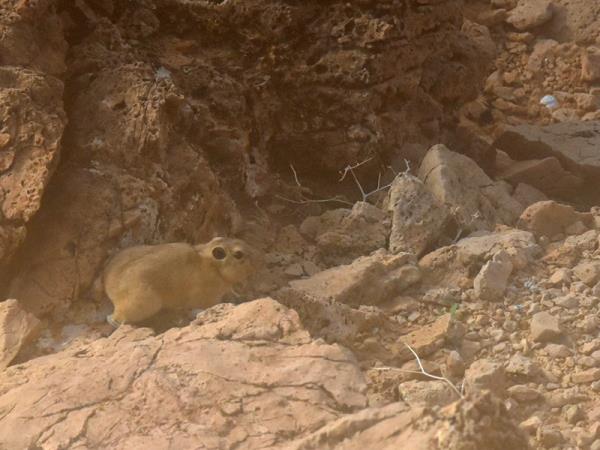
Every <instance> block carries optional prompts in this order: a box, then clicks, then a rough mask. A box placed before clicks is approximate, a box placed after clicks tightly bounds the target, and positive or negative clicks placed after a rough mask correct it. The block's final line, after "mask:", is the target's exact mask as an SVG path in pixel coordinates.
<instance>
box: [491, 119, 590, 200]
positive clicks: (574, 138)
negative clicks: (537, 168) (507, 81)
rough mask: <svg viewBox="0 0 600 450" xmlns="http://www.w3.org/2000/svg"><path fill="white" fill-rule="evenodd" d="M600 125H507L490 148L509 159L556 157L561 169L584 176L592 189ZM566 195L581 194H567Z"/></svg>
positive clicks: (585, 123)
mask: <svg viewBox="0 0 600 450" xmlns="http://www.w3.org/2000/svg"><path fill="white" fill-rule="evenodd" d="M599 143H600V122H575V123H557V124H552V125H547V126H543V127H540V126H536V125H518V126H508V127H506V128H505V130H504V131H503V132H502V134H500V136H499V137H498V139H496V141H495V142H494V145H495V146H496V147H497V148H499V149H500V150H503V151H505V152H506V153H508V154H509V155H510V156H511V157H512V158H514V159H518V160H523V159H525V160H527V159H533V158H547V157H551V156H554V157H556V158H557V159H558V160H559V161H560V163H561V166H562V167H564V168H565V169H566V170H568V171H569V172H571V173H572V174H574V175H576V176H582V177H584V178H585V179H586V180H587V181H588V183H591V184H592V185H591V188H593V182H594V180H597V177H598V176H600V154H598V145H599ZM565 194H566V195H568V196H569V195H581V192H578V191H575V192H567V193H565Z"/></svg>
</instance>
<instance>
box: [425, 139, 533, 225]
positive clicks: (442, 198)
mask: <svg viewBox="0 0 600 450" xmlns="http://www.w3.org/2000/svg"><path fill="white" fill-rule="evenodd" d="M419 178H420V179H421V180H422V181H423V183H424V184H425V186H426V187H427V189H428V190H429V191H430V192H431V193H432V194H433V196H434V198H435V199H436V201H437V202H438V203H440V204H441V205H444V206H445V207H446V208H447V209H448V210H449V211H450V214H451V215H452V217H453V218H454V220H455V221H456V223H457V224H458V226H459V227H461V228H462V229H463V230H466V231H472V230H482V229H483V230H492V229H494V227H495V226H496V224H498V223H500V224H505V225H511V224H513V223H514V222H515V221H516V219H517V218H518V216H519V214H520V213H521V211H522V206H521V205H520V204H519V203H518V202H517V201H516V200H514V199H513V198H512V197H511V196H510V194H509V193H508V192H506V190H505V189H504V188H503V187H502V186H501V185H500V184H498V183H495V182H494V181H492V180H491V179H490V178H489V177H488V176H487V175H486V174H485V172H484V171H483V170H482V169H481V168H480V167H479V166H478V165H477V164H476V163H475V162H474V161H473V160H472V159H470V158H468V157H466V156H464V155H461V154H459V153H454V152H452V151H450V150H449V149H448V148H447V147H445V146H443V145H435V146H433V147H432V148H431V149H430V150H429V151H428V152H427V154H426V155H425V158H424V159H423V162H422V163H421V166H420V167H419Z"/></svg>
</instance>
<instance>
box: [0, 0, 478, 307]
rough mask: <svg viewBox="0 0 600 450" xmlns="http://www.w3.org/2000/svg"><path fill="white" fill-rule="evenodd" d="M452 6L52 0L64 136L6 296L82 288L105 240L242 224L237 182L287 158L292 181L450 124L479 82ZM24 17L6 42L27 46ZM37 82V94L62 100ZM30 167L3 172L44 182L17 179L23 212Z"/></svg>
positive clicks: (263, 181)
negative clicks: (56, 1)
mask: <svg viewBox="0 0 600 450" xmlns="http://www.w3.org/2000/svg"><path fill="white" fill-rule="evenodd" d="M50 3H51V2H36V3H35V4H36V5H38V6H37V8H38V9H40V11H38V12H36V14H33V15H30V16H28V18H27V21H29V22H27V23H29V24H30V25H27V26H30V27H32V26H34V25H35V24H44V26H42V27H40V28H39V32H38V33H39V35H40V36H43V37H44V38H45V37H47V36H49V37H48V38H47V39H41V38H40V39H38V37H37V35H36V37H35V39H34V41H35V44H36V45H38V47H39V48H38V47H36V50H35V54H34V55H33V56H32V57H31V58H29V60H31V61H33V62H32V64H34V63H35V64H37V65H39V66H40V67H44V68H45V67H50V68H51V69H48V71H49V72H51V73H53V74H54V73H56V72H57V70H56V68H61V70H62V72H64V69H65V64H64V61H62V60H61V63H62V66H60V64H58V61H59V58H58V56H57V55H59V54H60V55H63V56H64V50H65V45H64V42H63V44H62V46H59V45H58V40H57V39H56V38H55V36H54V35H52V36H50V35H49V33H50V31H52V30H54V28H52V27H53V26H54V25H56V24H57V23H58V22H57V19H56V16H54V15H48V17H46V16H44V14H43V12H44V11H45V9H44V10H42V9H43V8H46V7H48V5H49V4H50ZM29 4H30V3H27V2H20V3H19V5H21V6H18V7H17V6H15V7H14V8H17V9H18V8H21V9H23V10H28V8H29V9H32V8H33V7H27V6H23V5H29ZM461 8H462V6H461V2H460V1H458V0H445V1H442V2H436V3H435V4H431V5H420V6H417V7H416V8H405V5H404V4H400V3H397V2H392V1H385V2H378V3H377V4H365V3H357V4H348V3H347V2H341V1H334V2H328V3H327V4H322V3H314V4H297V5H295V4H294V5H292V4H287V3H286V4H283V3H281V2H279V1H276V0H253V1H250V2H248V1H237V0H236V1H232V2H187V1H179V0H156V1H148V2H144V5H136V6H133V5H129V4H122V5H121V4H119V5H117V4H116V3H114V2H112V1H108V2H96V1H87V2H86V1H81V2H75V3H73V2H67V3H64V4H63V3H61V4H60V5H58V9H59V12H60V14H61V20H62V24H63V25H64V28H65V29H64V34H65V36H66V37H67V40H68V42H69V44H70V50H69V57H68V59H67V61H66V69H67V70H66V74H65V82H66V86H67V87H66V90H65V99H66V102H65V105H66V110H67V114H68V117H69V126H68V127H67V129H66V130H65V133H64V136H63V138H62V142H63V145H64V147H65V151H64V152H63V155H62V163H61V167H60V169H59V170H58V172H57V173H56V175H55V177H54V178H55V181H54V183H53V186H52V187H51V189H48V191H47V192H46V193H44V197H45V199H44V205H48V206H45V208H43V209H44V211H42V216H41V217H40V218H39V219H38V220H37V223H36V224H34V225H33V226H32V227H31V233H30V238H29V239H28V242H27V243H26V246H25V248H24V250H23V252H22V254H21V255H20V258H19V261H18V263H17V264H16V265H15V266H14V270H13V271H14V272H15V273H16V277H15V280H14V282H13V283H12V288H11V290H10V291H11V294H12V295H13V296H15V297H17V298H19V300H20V301H21V302H22V303H23V305H24V306H26V307H27V308H29V309H30V310H31V311H33V312H35V313H37V314H47V313H50V312H58V311H62V310H64V309H65V308H66V307H68V306H69V305H70V304H71V303H72V302H73V301H74V300H75V299H77V298H80V297H82V296H86V292H87V291H88V289H89V288H90V286H91V285H92V283H93V281H94V279H95V278H96V277H97V275H98V274H99V273H100V271H101V269H102V265H103V263H104V261H105V260H106V258H107V257H108V256H109V255H110V254H111V253H112V252H114V250H115V249H118V248H121V247H125V246H129V245H133V244H140V243H156V242H163V241H175V240H186V241H189V242H201V241H204V240H207V239H208V238H210V237H212V236H214V235H218V234H235V233H236V232H239V231H240V229H241V228H242V227H241V224H242V221H241V220H240V218H239V213H238V209H237V207H236V205H235V202H234V201H233V199H232V195H233V197H239V198H241V199H243V200H247V199H248V198H251V199H256V198H259V197H262V196H264V195H266V194H268V193H274V192H277V193H280V192H281V190H282V189H284V188H283V187H282V186H285V183H282V182H281V180H280V176H279V175H278V172H279V171H283V170H285V173H286V174H287V173H288V172H289V165H290V164H292V165H293V167H295V170H297V172H298V174H299V175H300V178H301V179H306V178H310V177H313V178H319V177H322V175H323V173H328V174H329V175H331V174H336V171H337V170H339V169H340V168H342V167H344V166H346V165H347V164H351V163H354V162H356V161H358V160H360V159H361V158H365V157H368V156H373V155H375V154H377V155H379V156H381V158H375V159H374V160H373V161H374V163H375V162H376V161H379V162H381V161H383V160H385V161H391V160H393V159H394V158H398V157H400V159H401V160H402V159H403V156H404V153H403V152H404V150H402V149H403V147H404V145H405V144H406V143H415V142H417V143H423V142H425V144H424V145H425V147H424V148H426V146H427V143H428V142H430V141H432V140H437V139H439V137H438V136H439V135H446V134H448V133H447V132H446V130H449V129H450V127H449V125H450V124H451V122H452V113H451V111H452V110H453V109H454V106H453V105H454V104H455V103H456V102H462V101H464V100H465V99H468V98H471V97H473V96H474V95H476V92H477V82H473V81H474V80H478V79H480V78H481V76H480V75H479V73H478V70H479V69H478V66H479V65H480V63H479V61H477V60H478V58H477V48H476V47H475V46H474V45H472V43H471V41H470V40H469V38H468V37H467V36H466V35H465V34H463V33H462V32H461V31H460V28H461V27H460V25H461V22H462V10H461ZM7 17H8V16H7ZM45 21H47V23H46V22H45ZM23 23H25V22H18V24H16V25H14V26H15V27H17V28H15V29H16V30H18V32H17V31H15V33H13V34H11V35H10V37H11V40H8V41H3V45H4V42H7V45H8V44H10V45H11V46H12V47H15V48H17V49H18V48H21V47H22V46H23V45H24V42H23V40H24V39H25V38H24V37H25V36H26V34H27V33H26V26H25V25H23ZM11 26H12V25H11ZM23 27H25V28H23ZM59 29H60V27H59ZM13 38H14V39H13ZM13 41H14V42H13ZM17 41H18V42H17ZM12 47H11V49H12ZM32 48H33V46H32ZM13 50H14V49H13ZM13 50H11V51H10V52H9V53H10V54H11V55H13V56H14V57H15V58H17V56H18V55H20V53H19V52H17V51H13ZM50 50H52V51H54V53H52V52H51V51H50ZM58 50H60V51H61V52H62V53H59V52H58ZM7 52H8V51H7ZM19 57H21V56H19ZM21 59H22V60H26V59H27V58H25V57H24V56H23V57H22V58H21ZM475 61H477V64H475ZM3 62H5V61H3ZM59 66H60V67H59ZM44 70H45V69H44ZM62 72H61V73H62ZM467 80H468V82H467ZM56 92H57V95H60V93H61V91H60V90H56ZM44 95H45V97H44V98H46V99H48V101H44V102H43V103H44V105H43V106H44V108H48V107H49V106H48V105H52V108H58V109H60V108H61V107H62V102H60V101H54V100H53V99H49V97H48V94H44ZM392 99H397V100H398V101H394V100H392ZM51 111H54V110H51ZM57 111H58V110H57ZM55 115H56V116H57V117H58V116H59V115H58V113H56V114H55ZM59 118H60V117H59ZM60 119H61V120H59V121H58V122H57V123H55V124H49V125H48V126H50V125H52V127H53V128H52V129H53V130H55V131H53V132H52V133H50V134H49V137H48V138H46V140H45V142H46V143H45V144H44V149H46V148H48V149H50V150H51V151H50V150H48V151H46V150H44V151H46V153H48V155H47V160H48V161H54V160H55V158H54V153H55V150H52V149H53V148H54V146H55V143H57V142H58V139H59V138H60V136H61V134H62V125H64V119H62V118H60ZM31 120H32V122H35V123H37V124H39V123H42V122H43V121H41V120H40V121H38V120H37V119H35V118H33V119H31ZM44 123H45V122H44ZM397 123H403V124H404V126H403V127H401V128H399V127H398V126H397ZM36 126H38V125H36ZM0 142H1V140H0ZM398 149H400V151H399V150H398ZM53 152H54V153H53ZM406 154H408V151H407V152H406ZM7 155H8V153H7ZM421 156H422V155H421V154H419V155H415V159H419V158H420V157H421ZM44 161H46V160H44ZM46 165H49V162H48V164H47V163H46V162H44V163H43V164H39V167H43V166H46ZM17 167H20V165H18V164H17V165H15V168H17ZM36 167H38V166H36ZM34 170H40V171H41V173H42V174H45V172H44V170H43V169H37V168H35V169H32V168H24V169H23V170H22V173H21V175H18V174H17V175H15V176H14V177H13V178H14V182H19V181H18V180H21V179H24V180H26V182H27V183H37V184H36V185H35V186H33V187H32V188H31V189H29V187H28V188H27V189H18V190H16V191H14V190H13V192H12V194H10V195H11V196H18V197H19V198H20V197H22V196H24V195H26V196H30V197H31V198H32V199H34V200H35V201H34V202H33V205H32V206H31V207H30V206H27V211H30V210H31V211H33V210H35V209H36V208H37V206H36V205H37V203H36V202H38V201H39V198H41V195H42V192H43V191H44V189H43V188H44V187H45V183H46V182H47V181H48V178H49V175H50V172H51V170H50V169H49V170H48V174H47V175H43V177H42V178H40V180H41V181H40V182H37V181H35V180H36V179H38V178H39V177H36V176H33V173H34V172H33V171H34ZM370 170H371V171H374V170H376V169H373V168H372V169H370ZM23 177H25V178H23ZM12 182H13V181H11V183H12ZM336 182H337V179H335V175H334V177H333V178H332V183H336ZM336 184H337V183H336ZM5 191H6V189H5ZM36 199H37V200H36ZM14 201H15V200H14V199H12V198H11V199H9V200H8V202H9V203H10V205H13V204H14ZM7 205H8V203H7ZM10 208H13V207H12V206H10ZM13 209H14V208H13ZM10 214H13V215H15V216H18V215H19V214H20V213H19V208H17V209H16V210H14V211H12V210H11V211H10ZM28 214H29V213H28ZM15 226H16V227H15ZM11 227H12V228H11ZM342 237H343V236H342ZM23 238H24V229H23V228H22V226H21V223H20V221H18V220H17V221H15V220H12V219H11V221H10V227H9V226H8V224H7V228H6V229H4V230H0V244H2V242H3V241H5V242H6V244H5V247H6V250H5V253H7V254H8V253H11V252H12V251H13V250H14V248H15V247H16V246H17V244H19V243H20V242H22V240H23ZM322 241H323V242H322V247H323V248H325V249H330V248H338V247H340V246H341V247H344V245H345V244H347V243H345V242H341V241H340V235H339V233H338V234H335V233H333V234H328V235H327V236H324V237H322ZM342 241H343V239H342ZM375 241H376V243H377V245H379V243H380V241H381V239H380V240H375ZM373 249H375V248H373ZM0 256H1V254H0ZM357 256H359V255H358V254H356V255H354V257H357ZM345 262H350V261H349V260H348V261H345ZM296 272H297V271H296Z"/></svg>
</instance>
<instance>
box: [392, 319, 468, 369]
mask: <svg viewBox="0 0 600 450" xmlns="http://www.w3.org/2000/svg"><path fill="white" fill-rule="evenodd" d="M460 338H462V336H460V335H459V330H458V329H457V328H456V323H455V322H454V321H453V320H452V316H451V315H450V314H444V315H443V316H441V317H440V318H439V319H437V320H436V321H434V322H432V323H431V324H429V325H425V326H423V327H421V328H419V329H418V330H415V331H413V332H411V333H409V334H406V335H404V336H402V337H401V338H400V344H401V345H402V346H403V345H404V344H405V343H406V344H408V345H410V347H411V348H412V349H413V350H414V351H415V352H416V353H417V355H419V357H427V356H429V355H430V354H432V353H434V352H435V351H436V350H439V349H440V348H442V346H443V345H444V344H445V343H446V342H449V341H450V342H451V341H452V340H456V339H460ZM405 350H406V349H405ZM406 354H407V355H410V356H412V357H413V358H414V356H413V355H412V353H408V352H406Z"/></svg>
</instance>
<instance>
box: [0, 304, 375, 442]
mask: <svg viewBox="0 0 600 450" xmlns="http://www.w3.org/2000/svg"><path fill="white" fill-rule="evenodd" d="M266 367H268V370H265V368H266ZM365 391H366V384H365V379H364V377H363V375H362V373H361V371H360V369H359V368H358V365H357V362H356V360H355V358H354V356H353V355H352V354H351V353H350V352H349V351H348V350H345V349H344V348H342V347H340V346H338V345H328V344H325V343H323V342H322V341H320V342H319V341H314V340H312V339H311V338H310V336H309V334H308V333H307V332H306V331H305V330H304V329H303V327H302V325H301V324H300V321H299V319H298V314H297V313H296V312H294V311H293V310H289V309H288V308H286V307H284V306H282V305H281V304H279V303H277V302H275V301H274V300H272V299H268V298H266V299H261V300H256V301H253V302H250V303H245V304H243V305H240V306H233V305H228V304H221V305H218V306H216V307H214V308H211V309H208V310H206V311H204V312H202V313H201V314H199V316H198V318H197V320H196V321H195V322H193V323H192V324H190V325H189V326H187V327H185V328H181V329H171V330H169V331H168V332H166V333H164V334H163V335H160V336H152V335H151V333H150V332H149V330H148V329H144V328H131V327H128V326H123V327H120V328H119V329H118V330H117V331H115V332H114V333H113V334H112V335H111V336H110V337H108V338H105V339H99V340H97V341H94V342H92V343H90V344H85V345H81V346H78V347H74V348H69V349H67V350H65V351H63V352H60V353H56V354H53V355H50V356H47V357H45V358H41V359H37V360H33V361H30V362H27V363H25V364H22V365H20V366H16V367H10V368H8V369H6V371H5V372H4V373H3V374H2V375H1V376H0V411H3V418H2V421H0V447H2V448H10V449H20V448H33V447H37V448H67V447H69V448H76V447H79V448H108V447H110V448H169V447H170V448H195V447H197V446H199V445H201V446H209V447H213V448H224V447H227V448H231V447H236V448H238V449H253V448H258V447H270V448H273V447H274V446H276V445H277V444H278V443H280V442H281V440H282V439H285V440H289V439H293V438H294V437H295V435H296V434H297V433H298V432H299V431H300V430H306V429H316V428H318V427H320V426H322V425H324V424H325V423H327V422H330V421H334V420H336V419H338V418H340V417H341V416H342V415H343V414H346V413H348V412H352V411H354V410H356V409H362V408H364V407H365V406H366V402H367V401H366V396H365ZM107 443H110V445H109V446H108V445H107Z"/></svg>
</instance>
